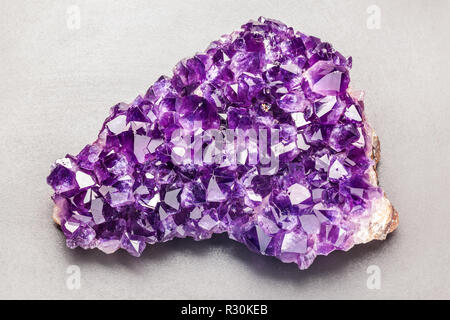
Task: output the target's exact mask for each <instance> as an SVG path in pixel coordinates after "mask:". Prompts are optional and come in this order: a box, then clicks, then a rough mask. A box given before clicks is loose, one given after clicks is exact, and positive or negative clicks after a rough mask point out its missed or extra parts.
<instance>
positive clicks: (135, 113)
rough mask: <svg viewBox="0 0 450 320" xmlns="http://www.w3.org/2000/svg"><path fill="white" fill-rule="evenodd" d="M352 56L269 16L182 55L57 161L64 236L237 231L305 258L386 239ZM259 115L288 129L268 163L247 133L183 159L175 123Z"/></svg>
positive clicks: (201, 128)
mask: <svg viewBox="0 0 450 320" xmlns="http://www.w3.org/2000/svg"><path fill="white" fill-rule="evenodd" d="M351 63H352V60H351V58H345V57H344V56H343V55H341V54H340V53H339V52H337V51H335V50H334V49H333V48H332V46H331V45H330V44H329V43H326V42H321V41H320V39H318V38H315V37H311V36H307V35H305V34H303V33H300V32H295V31H294V30H293V29H292V28H289V27H287V26H286V25H284V24H283V23H281V22H278V21H275V20H270V19H264V18H260V19H259V20H258V21H251V22H249V23H247V24H245V25H243V26H242V28H241V30H239V31H236V32H233V33H231V34H229V35H224V36H222V37H221V38H220V40H218V41H214V42H212V43H211V44H210V46H209V47H208V48H207V50H206V52H205V53H199V54H196V55H195V56H194V57H192V58H190V59H185V60H183V61H181V62H180V63H178V64H177V65H176V67H175V68H174V72H173V76H172V77H171V78H169V77H164V76H163V77H161V78H160V79H159V80H158V81H157V82H156V83H155V84H154V85H153V86H151V87H150V89H149V90H148V91H147V93H146V94H145V95H144V96H143V97H141V96H138V97H137V98H136V99H135V100H134V101H133V102H132V103H131V104H124V103H119V104H117V105H115V106H114V107H112V108H111V112H110V115H109V117H108V118H107V119H106V121H105V123H104V124H103V127H102V129H101V131H100V133H99V135H98V139H97V140H96V141H95V142H94V143H92V144H90V145H87V146H86V147H85V148H84V149H83V150H82V151H81V152H80V153H79V154H78V155H77V156H75V157H74V156H71V155H67V156H66V157H65V158H63V159H60V160H57V161H56V162H55V164H54V165H53V167H52V171H51V173H50V175H49V177H48V179H47V181H48V183H49V184H50V185H51V186H52V188H53V189H54V191H55V194H54V196H53V200H54V202H55V209H54V214H53V217H54V220H55V221H56V222H57V223H58V224H60V226H61V229H62V231H63V232H64V235H65V236H66V238H67V245H68V246H69V247H70V248H75V247H77V246H79V247H82V248H84V249H91V248H98V249H100V250H102V251H104V252H106V253H112V252H114V251H116V250H117V249H119V248H122V249H125V250H127V251H128V252H129V253H130V254H132V255H134V256H139V255H140V254H141V253H142V251H143V250H144V249H145V247H146V245H147V244H153V243H156V242H165V241H168V240H171V239H173V238H174V237H178V238H185V237H192V238H194V239H196V240H203V239H208V238H210V237H211V235H212V234H213V233H223V232H226V233H228V236H229V237H230V238H231V239H233V240H236V241H239V242H241V243H243V244H245V245H246V246H247V247H248V248H249V249H250V250H253V251H256V252H259V253H261V254H263V255H268V256H275V257H277V258H278V259H280V260H282V261H283V262H295V263H297V264H298V266H299V267H300V268H301V269H304V268H307V267H308V266H310V265H311V263H312V262H313V260H314V258H315V257H316V256H317V255H327V254H329V253H330V252H332V251H334V250H348V249H350V248H351V247H352V246H353V245H355V244H358V243H364V242H367V241H370V240H372V239H384V238H385V237H386V235H387V233H389V232H391V231H393V230H394V229H395V228H396V227H397V224H398V220H397V213H396V211H395V210H394V209H393V207H392V206H391V204H390V202H389V201H388V200H387V198H386V197H385V195H384V193H383V192H382V190H381V189H380V188H379V187H378V182H377V177H376V171H375V169H376V163H377V161H378V159H379V145H378V139H377V138H376V135H375V134H374V133H373V131H372V129H371V128H370V126H369V124H368V123H367V121H366V118H365V115H364V107H363V102H362V96H361V94H360V93H355V92H351V91H350V90H349V88H348V86H349V82H350V77H349V69H350V67H351ZM195 123H197V124H198V123H200V125H197V126H195V125H194V124H195ZM262 128H263V129H268V130H272V131H271V132H273V130H277V132H278V133H279V134H278V136H279V141H278V142H277V143H276V144H275V145H270V146H269V147H268V148H267V149H268V150H267V155H268V156H269V157H272V158H273V157H274V156H276V160H277V166H276V170H274V171H273V172H271V173H267V172H266V173H263V172H262V171H263V169H265V165H264V164H262V161H258V162H256V163H250V161H249V152H245V150H244V151H243V149H242V148H240V147H242V146H236V149H235V150H240V151H239V154H238V155H237V161H235V162H230V161H227V160H226V159H225V157H224V158H221V160H220V161H214V162H203V163H198V162H197V163H196V162H192V161H182V162H175V161H173V159H174V158H173V157H172V154H173V153H174V151H175V153H176V154H177V155H178V158H180V157H181V158H183V157H184V158H188V157H189V154H186V153H184V156H183V153H180V152H179V150H178V149H179V146H175V142H174V139H173V137H174V132H182V133H183V135H186V134H188V133H192V134H193V135H198V134H201V133H204V132H207V131H208V130H210V129H216V131H218V132H219V133H220V132H223V133H224V132H225V131H226V130H231V129H232V130H241V131H238V132H241V133H246V132H248V131H249V130H252V129H253V130H254V132H260V129H262ZM271 135H272V136H273V135H274V134H271ZM241 142H242V141H241ZM244 142H245V143H247V144H246V145H252V144H251V143H249V142H248V141H247V140H246V139H244ZM192 143H193V142H192ZM233 143H235V144H238V143H237V142H235V141H234V140H233ZM188 144H189V143H188ZM204 145H206V143H204ZM204 145H203V146H204ZM252 146H253V147H254V148H256V149H257V148H262V147H261V145H256V147H255V144H253V145H252ZM177 148H178V149H177ZM175 149H177V150H175ZM257 151H261V150H257ZM224 153H226V152H224ZM260 154H261V153H260V152H258V155H257V156H258V157H261V155H260ZM216 159H217V158H216ZM259 160H261V159H259Z"/></svg>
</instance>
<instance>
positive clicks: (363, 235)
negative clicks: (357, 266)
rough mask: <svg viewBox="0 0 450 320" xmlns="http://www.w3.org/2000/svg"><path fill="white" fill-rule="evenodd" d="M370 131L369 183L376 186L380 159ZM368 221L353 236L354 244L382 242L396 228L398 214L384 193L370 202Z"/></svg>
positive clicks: (373, 135)
mask: <svg viewBox="0 0 450 320" xmlns="http://www.w3.org/2000/svg"><path fill="white" fill-rule="evenodd" d="M370 131H371V158H372V159H373V160H374V162H375V163H374V165H373V166H372V167H371V168H370V169H369V170H370V171H369V176H370V181H371V183H372V184H373V185H374V186H378V185H379V183H378V173H377V166H378V163H379V162H380V158H381V147H380V140H379V139H378V136H377V135H376V134H375V132H374V131H373V129H371V128H370ZM369 217H370V218H369V220H368V221H367V222H366V224H362V226H361V228H360V230H359V231H358V233H357V234H356V236H355V244H359V243H367V242H370V241H372V240H384V239H386V236H387V235H388V234H389V233H391V232H393V231H394V230H395V229H396V228H397V227H398V222H399V219H398V212H397V210H395V208H394V207H393V206H392V204H391V202H390V201H389V199H388V198H387V196H386V193H384V194H383V196H382V197H381V198H379V199H377V200H374V201H373V202H372V208H371V210H370V213H369Z"/></svg>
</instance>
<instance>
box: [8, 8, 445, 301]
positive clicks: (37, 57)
mask: <svg viewBox="0 0 450 320" xmlns="http://www.w3.org/2000/svg"><path fill="white" fill-rule="evenodd" d="M372 4H376V5H377V6H378V7H379V8H380V10H381V28H380V29H379V30H371V29H369V28H367V25H366V21H367V19H368V17H369V14H368V13H367V12H366V9H367V8H368V6H369V5H372ZM70 5H78V6H79V8H80V12H81V24H80V29H77V30H71V29H69V28H68V27H67V19H68V14H67V8H68V7H69V6H70ZM449 13H450V1H445V0H442V1H381V0H370V1H361V0H358V1H356V0H355V1H299V0H295V1H294V0H292V1H286V0H284V1H274V0H271V1H261V0H259V1H225V0H221V1H210V0H209V1H207V0H205V1H187V0H181V1H144V0H142V1H111V0H95V1H91V0H90V1H81V0H71V1H66V0H64V1H62V0H58V1H56V0H55V1H44V0H40V1H17V0H14V1H13V0H10V1H6V0H1V1H0V30H1V34H0V46H1V48H0V49H1V50H0V68H1V69H0V71H1V73H0V97H1V107H0V119H1V120H0V121H1V126H0V145H1V151H0V152H1V153H0V177H1V178H0V179H1V180H0V181H1V184H0V213H1V224H0V228H1V229H0V266H1V271H0V297H1V298H64V299H70V298H113V299H115V298H149V299H153V298H162V299H166V298H187V299H190V298H254V299H259V298H267V299H292V298H297V299H303V298H326V299H328V298H369V299H372V298H373V299H378V298H450V289H449V286H450V275H449V264H450V259H449V241H450V235H449V234H450V233H449V227H450V224H449V221H450V218H449V217H450V211H449V208H450V201H449V199H450V197H449V191H450V170H449V169H450V165H449V164H450V152H449V147H448V145H449V140H450V135H449V130H448V129H449V120H450V108H449V107H450V106H449V103H448V102H449V97H450V94H449V92H450V90H449V83H450V77H449V72H450V70H449V69H450V68H449V57H448V55H449V52H450V47H449V32H448V30H449V27H450V24H449V21H450V15H449ZM260 15H264V16H267V17H272V18H276V19H279V20H282V21H284V22H285V23H286V24H288V25H290V26H293V27H294V28H295V29H296V30H302V31H303V32H305V33H307V34H311V35H316V36H319V37H321V38H322V39H323V40H326V41H330V42H331V43H333V45H334V46H335V47H336V48H337V49H338V50H339V51H341V52H342V53H343V54H345V55H352V56H353V58H354V65H353V70H352V73H351V76H352V84H351V85H352V87H353V88H356V89H364V90H365V91H366V105H367V114H368V116H369V119H370V121H371V123H372V125H373V126H374V128H375V129H376V132H377V133H378V135H379V136H380V139H381V143H382V162H381V167H380V170H379V172H380V181H381V185H382V186H383V188H384V189H385V190H386V192H387V194H388V196H389V198H390V199H391V201H392V202H393V204H394V205H395V206H396V208H397V210H398V211H399V212H400V226H399V229H398V230H397V231H396V232H395V233H394V234H392V235H391V236H389V237H388V240H387V241H385V242H379V241H376V242H372V243H370V244H367V245H359V246H357V247H355V248H353V249H352V250H351V251H350V252H335V253H332V254H331V255H330V256H328V257H319V258H318V259H317V260H316V262H315V263H314V264H313V266H312V267H311V268H310V269H309V270H307V271H299V270H298V269H297V268H296V266H295V265H292V264H283V263H281V262H279V261H278V260H275V259H273V258H268V257H261V256H258V255H257V254H254V253H251V252H249V251H248V250H247V249H246V248H245V247H244V246H243V245H240V244H238V243H235V242H233V241H229V240H228V239H227V238H226V237H225V236H216V237H214V238H213V239H211V240H209V241H205V242H194V241H192V240H189V239H185V240H175V241H173V242H170V243H166V244H159V245H155V246H152V247H149V248H147V250H146V252H145V253H144V254H143V256H142V257H141V258H140V259H136V258H133V257H131V256H129V255H128V254H127V253H125V252H119V253H116V254H114V255H110V256H107V255H104V254H102V253H100V252H98V251H83V250H69V249H67V248H66V247H65V243H64V238H63V235H62V234H61V233H60V232H59V230H58V229H57V228H56V227H55V225H54V224H53V223H52V220H51V217H50V215H51V210H52V203H51V201H50V194H51V190H50V188H49V187H48V186H47V185H46V183H45V178H46V176H47V175H48V173H49V166H50V164H51V163H52V162H53V161H54V160H55V159H57V158H60V157H63V156H64V155H65V154H66V153H71V154H76V153H78V152H79V151H80V150H81V148H82V147H84V146H85V145H86V144H87V143H90V142H92V141H93V140H94V139H95V137H96V135H97V132H98V130H99V128H100V126H101V123H102V122H103V120H104V118H105V117H106V115H107V112H108V110H109V107H110V106H111V105H113V104H115V103H116V102H119V101H126V102H130V101H131V100H132V99H133V98H134V97H135V96H136V95H137V94H141V93H144V92H145V91H146V89H147V87H148V86H150V85H151V84H152V83H153V82H154V81H155V80H156V79H157V78H158V76H159V75H161V74H170V73H171V69H172V67H173V66H174V65H175V63H176V62H177V61H178V60H180V59H181V58H183V57H186V56H191V55H192V54H194V53H195V52H196V51H201V50H204V49H205V48H206V46H207V45H208V43H209V42H210V41H212V40H215V39H217V38H218V37H219V36H220V35H221V34H224V33H229V32H231V31H233V30H234V29H236V28H238V27H239V26H240V25H241V24H243V23H245V22H246V21H248V20H249V19H256V18H258V16H260ZM69 265H78V266H79V267H80V269H81V288H80V289H79V290H68V288H67V287H66V278H67V276H68V275H67V274H66V270H67V267H68V266H69ZM370 265H377V266H379V267H380V269H381V275H382V283H381V289H380V290H369V289H368V288H367V286H366V280H367V277H368V275H367V274H366V269H367V267H368V266H370Z"/></svg>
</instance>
